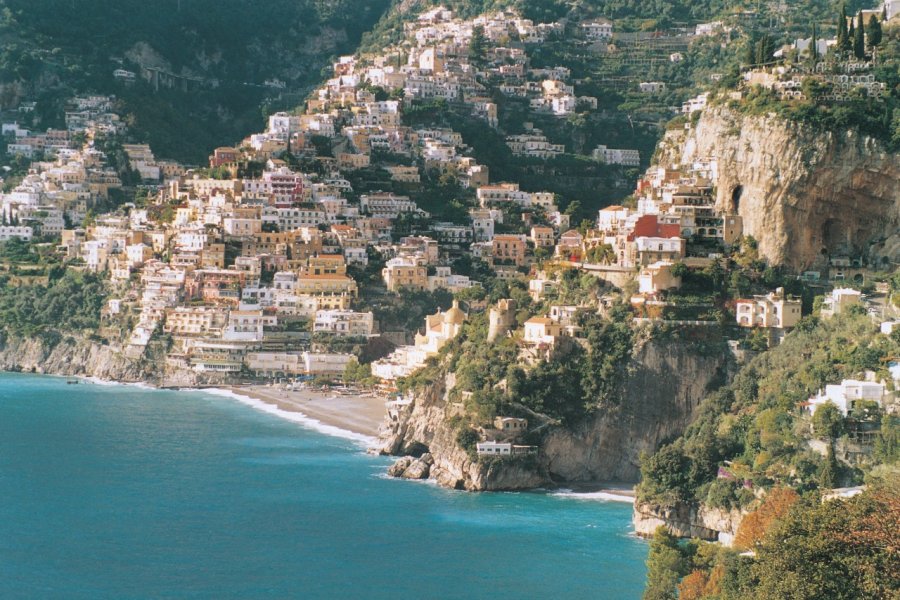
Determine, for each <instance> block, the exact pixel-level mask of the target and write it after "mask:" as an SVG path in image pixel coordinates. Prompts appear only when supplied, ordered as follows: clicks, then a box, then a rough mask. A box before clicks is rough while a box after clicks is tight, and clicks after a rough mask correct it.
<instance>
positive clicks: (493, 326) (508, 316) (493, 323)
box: [487, 298, 516, 342]
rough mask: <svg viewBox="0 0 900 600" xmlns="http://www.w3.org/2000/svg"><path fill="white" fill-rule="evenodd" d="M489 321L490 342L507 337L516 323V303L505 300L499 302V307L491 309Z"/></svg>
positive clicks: (509, 299)
mask: <svg viewBox="0 0 900 600" xmlns="http://www.w3.org/2000/svg"><path fill="white" fill-rule="evenodd" d="M489 321H490V325H489V327H488V337H487V339H488V341H489V342H492V341H494V340H495V339H496V338H497V336H500V335H506V332H507V331H509V330H510V329H512V327H513V325H515V323H516V301H515V300H512V299H511V298H504V299H502V300H500V301H499V302H497V306H494V307H492V308H491V312H490V314H489Z"/></svg>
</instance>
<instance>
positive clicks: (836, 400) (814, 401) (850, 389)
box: [807, 379, 885, 417]
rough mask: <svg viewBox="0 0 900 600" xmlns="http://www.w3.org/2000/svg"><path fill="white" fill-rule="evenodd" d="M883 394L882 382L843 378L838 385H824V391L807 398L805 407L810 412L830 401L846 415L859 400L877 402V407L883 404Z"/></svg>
mask: <svg viewBox="0 0 900 600" xmlns="http://www.w3.org/2000/svg"><path fill="white" fill-rule="evenodd" d="M884 395H885V388H884V384H883V383H875V382H873V381H858V380H856V379H845V380H843V381H842V382H841V383H840V385H826V386H825V390H824V391H820V392H819V393H818V394H816V395H815V396H813V397H812V398H810V399H809V404H808V405H807V409H808V410H809V412H810V413H814V412H816V409H817V408H818V407H819V406H822V405H823V404H827V403H829V402H830V403H831V404H834V405H835V406H837V408H838V410H840V411H841V414H842V415H844V416H845V417H846V416H847V415H848V414H849V413H850V411H851V410H853V408H854V407H855V405H856V403H857V402H859V401H860V400H868V401H871V402H875V403H877V404H878V406H879V407H881V406H883V403H884Z"/></svg>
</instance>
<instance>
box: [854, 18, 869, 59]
mask: <svg viewBox="0 0 900 600" xmlns="http://www.w3.org/2000/svg"><path fill="white" fill-rule="evenodd" d="M853 55H854V56H856V58H859V59H863V58H865V57H866V26H865V24H864V23H863V14H862V11H859V14H858V15H857V17H856V29H855V30H854V31H853Z"/></svg>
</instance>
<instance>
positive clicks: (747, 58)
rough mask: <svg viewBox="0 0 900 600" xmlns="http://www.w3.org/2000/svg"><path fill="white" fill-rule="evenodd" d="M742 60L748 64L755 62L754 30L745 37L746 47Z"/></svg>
mask: <svg viewBox="0 0 900 600" xmlns="http://www.w3.org/2000/svg"><path fill="white" fill-rule="evenodd" d="M744 62H745V63H747V65H748V66H752V65H755V64H756V32H752V33H751V34H750V37H749V38H748V39H747V49H746V50H745V54H744Z"/></svg>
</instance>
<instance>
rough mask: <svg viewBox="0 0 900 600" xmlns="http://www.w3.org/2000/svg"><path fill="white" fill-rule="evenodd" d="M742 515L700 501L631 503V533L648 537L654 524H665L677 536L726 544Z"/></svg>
mask: <svg viewBox="0 0 900 600" xmlns="http://www.w3.org/2000/svg"><path fill="white" fill-rule="evenodd" d="M745 514H746V513H745V512H743V511H741V510H739V509H731V510H725V509H721V508H711V507H708V506H705V505H702V504H701V505H688V504H677V505H675V506H661V505H656V504H649V503H638V504H635V506H634V514H633V518H632V522H633V523H634V530H635V533H637V534H638V535H640V536H642V537H652V536H653V532H654V531H656V528H657V527H659V526H660V525H665V526H666V528H668V530H669V531H670V532H672V534H674V535H677V536H679V537H685V538H699V539H701V540H707V541H718V542H721V543H722V544H724V545H726V546H730V545H731V543H732V541H733V540H734V536H735V535H736V534H737V530H738V527H739V526H740V524H741V520H743V518H744V516H745Z"/></svg>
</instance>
